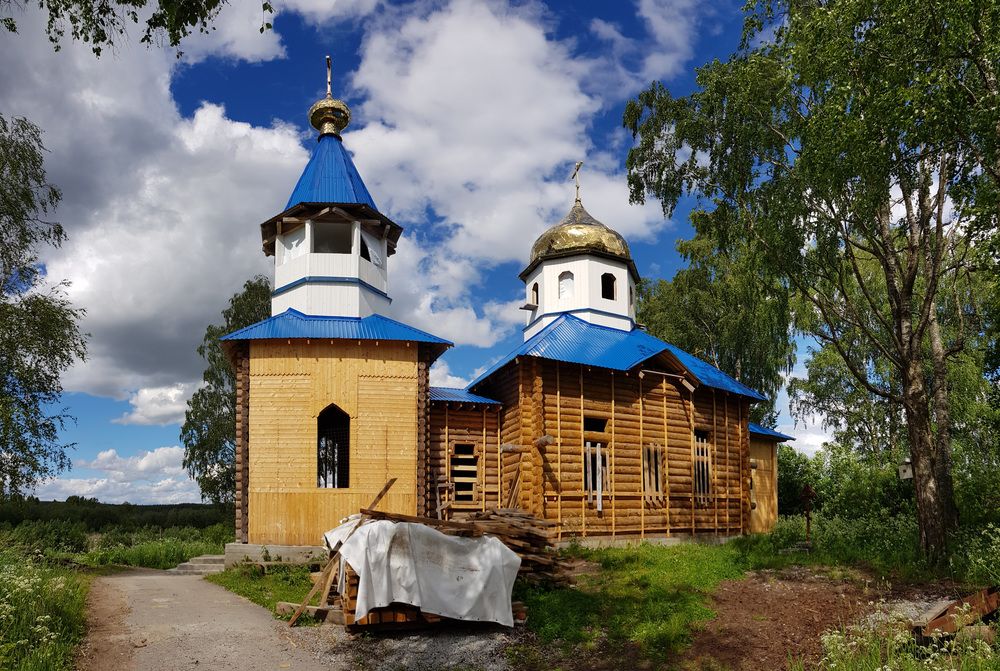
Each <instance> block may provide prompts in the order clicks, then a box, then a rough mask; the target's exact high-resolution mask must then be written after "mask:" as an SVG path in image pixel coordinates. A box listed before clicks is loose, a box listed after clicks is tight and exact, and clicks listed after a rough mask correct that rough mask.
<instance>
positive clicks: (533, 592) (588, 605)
mask: <svg viewBox="0 0 1000 671" xmlns="http://www.w3.org/2000/svg"><path fill="white" fill-rule="evenodd" d="M576 552H577V553H579V554H582V555H583V556H584V557H585V558H587V559H589V560H590V561H595V562H597V563H599V564H600V566H601V571H600V572H599V573H597V574H595V575H585V576H582V577H581V579H580V580H579V581H578V585H577V586H576V587H575V588H561V589H544V588H527V589H523V588H519V589H518V590H517V592H518V594H517V596H518V597H519V598H520V599H522V600H523V601H525V603H526V604H527V606H528V627H529V628H530V629H531V630H532V631H533V632H535V633H536V634H537V636H538V637H539V639H540V640H541V641H542V642H543V643H551V642H554V641H560V642H562V643H564V644H582V645H583V647H585V648H587V647H595V646H598V645H606V644H610V645H611V646H612V647H621V646H623V645H626V644H634V645H636V646H638V648H639V649H640V650H641V652H642V653H643V654H644V655H646V656H649V657H653V658H662V657H664V656H666V655H667V654H669V653H671V652H674V651H676V650H678V649H680V648H682V647H684V646H685V645H686V644H687V643H688V642H689V641H690V638H691V631H692V628H693V627H694V626H696V625H697V624H698V623H699V622H702V621H705V620H708V619H710V618H711V617H712V616H713V615H714V613H713V612H712V610H711V609H710V608H708V606H707V605H706V602H707V598H708V596H709V595H710V594H711V592H712V591H713V590H714V589H715V587H716V586H717V585H718V584H719V583H720V582H721V581H723V580H731V579H736V578H740V577H741V576H742V575H743V573H744V571H745V568H746V565H745V562H744V560H743V558H742V557H741V555H740V554H739V553H738V552H737V551H735V550H734V549H732V548H729V547H727V546H707V545H695V544H683V545H677V546H673V547H662V546H656V545H641V546H639V547H638V548H614V549H602V550H577V551H576Z"/></svg>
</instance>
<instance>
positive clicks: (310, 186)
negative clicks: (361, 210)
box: [285, 135, 378, 211]
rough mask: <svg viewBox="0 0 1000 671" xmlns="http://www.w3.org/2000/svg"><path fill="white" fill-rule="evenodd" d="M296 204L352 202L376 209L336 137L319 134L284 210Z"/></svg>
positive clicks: (366, 188)
mask: <svg viewBox="0 0 1000 671" xmlns="http://www.w3.org/2000/svg"><path fill="white" fill-rule="evenodd" d="M299 203H355V204H358V205H367V206H369V207H371V208H372V209H373V210H376V211H377V210H378V208H377V207H376V206H375V201H374V199H372V195H371V194H370V193H368V187H366V186H365V183H364V182H363V181H362V180H361V175H359V174H358V169H357V168H355V167H354V161H352V160H351V155H350V154H348V153H347V149H345V148H344V143H343V142H342V141H341V139H340V138H339V137H337V136H336V135H321V136H320V137H319V139H318V140H317V141H316V146H315V148H313V152H312V156H311V157H310V158H309V163H307V164H306V168H305V170H303V171H302V176H301V177H299V181H298V183H297V184H296V185H295V189H294V190H293V191H292V195H291V197H290V198H289V199H288V204H287V205H285V209H286V210H287V209H288V208H290V207H292V206H294V205H298V204H299Z"/></svg>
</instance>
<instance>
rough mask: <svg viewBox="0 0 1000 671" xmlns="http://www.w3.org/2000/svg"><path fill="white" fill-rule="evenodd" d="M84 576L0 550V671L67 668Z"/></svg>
mask: <svg viewBox="0 0 1000 671" xmlns="http://www.w3.org/2000/svg"><path fill="white" fill-rule="evenodd" d="M89 579H90V576H88V575H85V574H81V573H79V572H77V571H73V570H70V569H65V568H56V567H51V566H46V565H44V564H39V563H36V562H33V561H30V560H28V559H27V558H26V557H25V556H24V555H22V554H20V553H18V552H16V551H13V550H3V551H0V669H11V670H15V669H16V670H17V671H59V670H61V669H70V668H72V662H73V654H74V651H75V649H76V646H77V645H78V644H79V643H80V641H81V640H82V638H83V635H84V623H85V612H84V602H85V599H86V595H87V585H88V583H89Z"/></svg>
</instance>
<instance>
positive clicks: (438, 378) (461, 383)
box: [431, 359, 469, 389]
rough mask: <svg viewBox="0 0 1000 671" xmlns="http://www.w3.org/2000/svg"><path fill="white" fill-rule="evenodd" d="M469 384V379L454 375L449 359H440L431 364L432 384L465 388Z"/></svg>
mask: <svg viewBox="0 0 1000 671" xmlns="http://www.w3.org/2000/svg"><path fill="white" fill-rule="evenodd" d="M467 384H469V380H467V379H465V378H464V377H460V376H458V375H453V374H452V372H451V368H449V367H448V362H447V361H442V360H440V359H439V360H438V361H436V362H435V363H434V365H433V366H431V386H432V387H452V388H455V389H464V388H465V385H467Z"/></svg>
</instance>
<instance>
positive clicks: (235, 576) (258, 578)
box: [205, 564, 312, 612]
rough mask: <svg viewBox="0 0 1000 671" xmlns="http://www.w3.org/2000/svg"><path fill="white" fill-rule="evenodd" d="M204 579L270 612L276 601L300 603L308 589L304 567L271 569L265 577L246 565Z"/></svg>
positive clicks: (306, 572)
mask: <svg viewBox="0 0 1000 671" xmlns="http://www.w3.org/2000/svg"><path fill="white" fill-rule="evenodd" d="M205 579H206V580H208V581H210V582H214V583H215V584H216V585H220V586H222V587H225V588H226V589H228V590H229V591H230V592H234V593H236V594H239V595H240V596H242V597H243V598H245V599H248V600H250V601H253V602H254V603H255V604H257V605H259V606H263V607H265V608H267V609H268V610H270V611H271V612H274V605H275V604H276V603H278V602H279V601H290V602H292V603H301V602H302V599H304V598H305V596H306V594H308V593H309V590H310V589H312V582H311V581H310V580H309V567H307V566H272V567H270V568H269V569H268V572H267V573H261V572H260V570H259V569H258V568H257V567H256V566H254V565H250V564H247V565H244V566H237V567H236V568H231V569H227V570H225V571H223V572H222V573H216V574H215V575H209V576H206V577H205Z"/></svg>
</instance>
